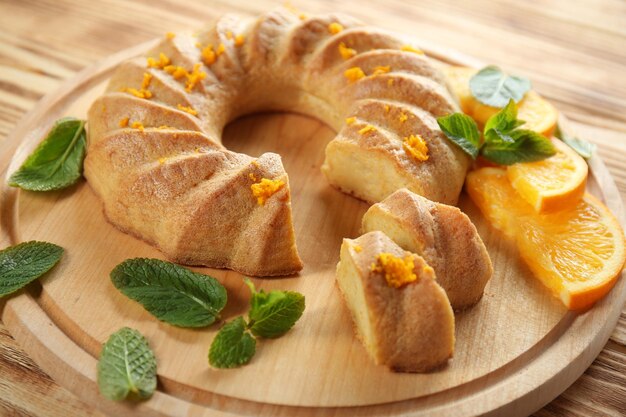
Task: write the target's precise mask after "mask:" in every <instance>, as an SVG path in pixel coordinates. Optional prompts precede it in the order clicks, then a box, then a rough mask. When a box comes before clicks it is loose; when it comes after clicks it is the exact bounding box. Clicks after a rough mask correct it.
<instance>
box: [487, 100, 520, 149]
mask: <svg viewBox="0 0 626 417" xmlns="http://www.w3.org/2000/svg"><path fill="white" fill-rule="evenodd" d="M522 123H523V122H521V121H520V120H517V105H516V104H515V101H513V99H511V100H509V103H508V104H507V105H506V106H505V107H504V108H503V109H502V110H500V111H499V112H497V113H496V114H494V115H493V116H491V117H490V118H489V120H487V123H485V128H484V129H483V132H484V135H485V141H486V142H492V141H499V140H501V141H504V142H509V143H513V142H515V140H514V139H513V138H512V137H511V136H509V135H508V133H509V132H510V131H512V130H513V129H515V128H516V127H518V126H520V125H521V124H522Z"/></svg>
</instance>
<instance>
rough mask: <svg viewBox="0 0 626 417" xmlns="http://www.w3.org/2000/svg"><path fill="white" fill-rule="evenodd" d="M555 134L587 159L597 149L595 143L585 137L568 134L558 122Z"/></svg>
mask: <svg viewBox="0 0 626 417" xmlns="http://www.w3.org/2000/svg"><path fill="white" fill-rule="evenodd" d="M554 136H556V137H557V138H559V139H561V140H562V141H563V142H565V144H566V145H567V146H569V147H570V148H572V149H573V150H574V151H575V152H576V153H578V155H580V156H582V157H583V158H585V159H589V158H591V157H592V156H593V153H594V152H595V151H596V145H595V143H590V142H587V141H586V140H584V139H580V138H579V137H576V136H571V135H569V134H567V132H565V131H563V129H561V126H560V125H558V124H557V126H556V132H554Z"/></svg>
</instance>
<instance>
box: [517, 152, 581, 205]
mask: <svg viewBox="0 0 626 417" xmlns="http://www.w3.org/2000/svg"><path fill="white" fill-rule="evenodd" d="M552 143H553V144H554V147H555V148H556V154H554V155H553V156H551V157H549V158H547V159H544V160H542V161H537V162H525V163H518V164H513V165H510V166H509V167H508V168H507V171H506V174H507V176H508V178H509V181H510V182H511V185H512V186H513V188H515V190H516V191H517V192H518V193H519V194H520V196H521V197H522V198H523V199H524V200H526V202H528V203H529V204H530V205H531V206H533V207H534V208H535V211H537V212H545V211H555V210H562V209H565V208H567V207H573V206H575V205H576V203H577V202H578V201H579V200H580V199H581V198H582V196H583V194H584V193H585V186H586V184H587V173H588V168H587V163H586V162H585V160H584V159H583V158H582V157H581V156H580V155H578V154H577V153H576V152H574V151H573V150H572V148H570V147H569V146H567V145H566V144H564V143H563V142H561V141H560V140H553V141H552Z"/></svg>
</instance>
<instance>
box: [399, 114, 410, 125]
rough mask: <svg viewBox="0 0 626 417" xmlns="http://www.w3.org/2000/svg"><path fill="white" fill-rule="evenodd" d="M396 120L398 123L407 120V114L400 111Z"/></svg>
mask: <svg viewBox="0 0 626 417" xmlns="http://www.w3.org/2000/svg"><path fill="white" fill-rule="evenodd" d="M398 120H400V123H404V122H406V121H407V120H409V116H407V115H406V113H400V116H399V117H398Z"/></svg>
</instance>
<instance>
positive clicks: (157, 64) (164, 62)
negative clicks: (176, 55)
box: [148, 52, 170, 69]
mask: <svg viewBox="0 0 626 417" xmlns="http://www.w3.org/2000/svg"><path fill="white" fill-rule="evenodd" d="M169 64H170V59H169V58H168V57H167V56H166V55H165V54H164V53H163V52H161V53H159V60H158V61H157V60H156V59H154V58H152V57H148V68H159V69H163V68H165V67H166V66H168V65H169Z"/></svg>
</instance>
